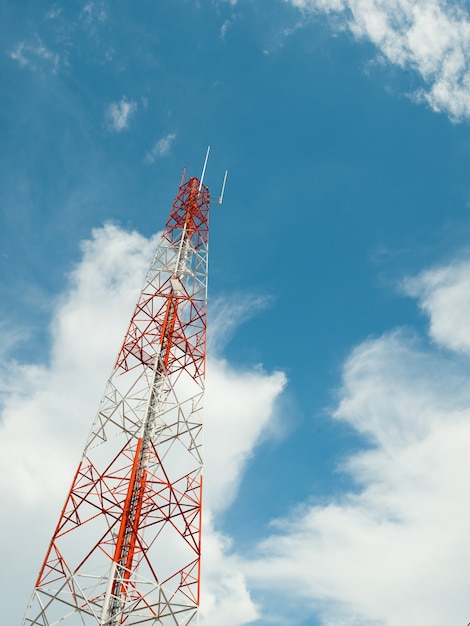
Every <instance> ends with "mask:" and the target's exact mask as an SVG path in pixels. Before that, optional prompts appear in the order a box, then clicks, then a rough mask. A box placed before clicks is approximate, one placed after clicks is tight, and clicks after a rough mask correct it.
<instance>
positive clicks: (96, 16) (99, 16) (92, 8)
mask: <svg viewBox="0 0 470 626" xmlns="http://www.w3.org/2000/svg"><path fill="white" fill-rule="evenodd" d="M80 17H81V19H82V20H83V21H84V22H85V23H87V24H89V25H90V24H93V23H96V22H104V21H105V20H106V19H107V17H108V12H107V7H106V3H105V2H103V1H102V0H95V1H93V0H89V1H88V2H86V3H85V5H84V6H83V9H82V10H81V13H80Z"/></svg>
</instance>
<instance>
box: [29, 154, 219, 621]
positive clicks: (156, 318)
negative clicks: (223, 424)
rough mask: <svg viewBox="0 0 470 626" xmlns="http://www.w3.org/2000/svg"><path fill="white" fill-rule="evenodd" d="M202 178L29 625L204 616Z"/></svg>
mask: <svg viewBox="0 0 470 626" xmlns="http://www.w3.org/2000/svg"><path fill="white" fill-rule="evenodd" d="M206 162H207V156H206ZM204 168H205V165H204ZM202 179H203V176H202V177H201V180H199V179H198V178H190V179H189V180H188V181H187V182H184V181H182V182H181V185H180V187H179V190H178V193H177V195H176V198H175V201H174V203H173V207H172V209H171V211H170V216H169V218H168V221H167V223H166V227H165V230H164V232H163V235H162V238H161V241H160V243H159V245H158V247H157V251H156V254H155V257H154V260H153V262H152V264H151V266H150V269H149V271H148V274H147V277H146V279H145V283H144V287H143V290H142V292H141V295H140V297H139V299H138V302H137V305H136V308H135V311H134V314H133V316H132V318H131V321H130V324H129V328H128V330H127V333H126V335H125V338H124V341H123V344H122V347H121V349H120V351H119V354H118V357H117V359H116V363H115V365H114V368H113V370H112V372H111V376H110V378H109V379H108V382H107V384H106V387H105V391H104V395H103V398H102V400H101V403H100V406H99V409H98V413H97V415H96V418H95V420H94V423H93V426H92V429H91V432H90V434H89V437H88V440H87V443H86V445H85V449H84V452H83V456H82V459H81V461H80V463H79V465H78V468H77V471H76V473H75V477H74V479H73V482H72V487H71V489H70V492H69V494H68V497H67V499H66V502H65V505H64V507H63V509H62V512H61V514H60V517H59V521H58V524H57V526H56V529H55V532H54V534H53V537H52V540H51V542H50V545H49V548H48V550H47V554H46V557H45V560H44V563H43V565H42V567H41V570H40V573H39V576H38V579H37V582H36V585H35V588H34V591H33V595H32V598H31V601H30V603H29V606H28V609H27V611H26V615H25V617H24V620H23V623H22V624H23V626H55V625H56V624H59V623H61V624H62V622H64V626H66V625H67V626H92V625H93V626H118V625H124V624H125V625H126V626H130V625H133V624H143V625H146V626H150V625H155V626H156V625H157V624H158V625H159V626H160V625H162V626H166V625H170V624H171V625H172V626H175V625H177V626H181V625H182V626H186V625H187V624H190V623H191V624H195V622H196V619H195V618H196V615H197V611H198V605H199V594H200V555H201V495H202V449H201V447H202V401H203V394H204V377H205V364H206V311H207V256H208V235H209V204H210V193H209V189H208V188H207V187H206V186H205V185H204V184H203V182H202Z"/></svg>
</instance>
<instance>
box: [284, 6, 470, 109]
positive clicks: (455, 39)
mask: <svg viewBox="0 0 470 626" xmlns="http://www.w3.org/2000/svg"><path fill="white" fill-rule="evenodd" d="M286 1H287V2H290V3H291V4H293V5H294V6H296V7H298V8H299V9H301V10H303V11H311V12H320V13H321V12H323V13H336V14H338V15H339V16H340V18H341V22H340V23H341V27H343V28H348V29H349V30H350V31H351V32H352V33H353V34H354V35H355V36H356V37H357V38H359V39H367V40H369V41H371V42H372V43H373V44H375V45H376V46H377V48H378V50H379V51H380V53H381V55H383V57H384V58H385V59H386V60H387V61H388V62H390V63H392V64H395V65H398V66H399V67H403V68H407V69H411V70H413V71H415V72H416V73H417V74H418V75H419V77H420V78H421V79H422V81H423V82H424V83H425V85H426V87H425V88H423V89H421V90H418V91H417V92H416V94H415V97H416V98H417V99H418V100H424V101H426V102H427V103H428V104H429V105H430V106H431V107H432V108H433V109H434V110H435V111H438V112H444V113H447V114H448V115H449V116H450V117H451V119H453V120H462V119H465V118H469V117H470V71H469V69H468V68H469V60H470V18H469V15H468V13H467V10H466V5H465V4H464V3H461V2H452V3H449V2H446V1H445V0H286Z"/></svg>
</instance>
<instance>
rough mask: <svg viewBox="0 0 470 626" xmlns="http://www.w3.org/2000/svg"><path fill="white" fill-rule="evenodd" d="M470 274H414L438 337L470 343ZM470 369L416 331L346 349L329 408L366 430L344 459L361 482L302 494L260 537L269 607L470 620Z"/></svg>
mask: <svg viewBox="0 0 470 626" xmlns="http://www.w3.org/2000/svg"><path fill="white" fill-rule="evenodd" d="M469 281H470V263H468V262H459V263H456V264H451V265H449V266H447V267H442V268H437V269H434V270H432V272H426V273H424V274H422V275H421V276H419V277H417V278H415V279H413V280H412V281H408V283H407V284H408V285H409V286H410V285H411V286H412V290H413V293H414V294H415V295H417V296H418V298H419V299H420V300H419V304H420V306H421V307H422V308H423V310H425V311H426V312H427V313H429V314H430V316H431V329H432V338H435V337H437V338H438V339H439V341H440V342H441V343H442V344H443V345H445V346H446V347H447V348H452V350H456V351H459V352H465V353H467V354H468V336H469V333H470V316H468V315H465V311H468V309H469V307H470V289H469V288H468V287H469ZM409 289H410V291H411V287H409ZM456 310H457V311H456ZM468 370H469V363H468V360H467V359H466V358H465V359H463V358H462V357H461V356H460V355H458V354H455V353H450V352H447V351H446V352H442V351H441V350H440V349H439V348H438V347H437V348H436V347H435V346H433V345H432V344H431V345H428V344H425V343H424V342H423V341H422V340H420V339H419V337H417V336H416V335H415V334H413V333H411V332H410V331H403V330H396V331H393V332H390V333H387V334H385V335H383V336H382V337H379V338H377V339H370V340H368V341H366V342H364V343H363V344H361V345H360V346H358V347H357V348H356V349H355V350H354V351H353V352H352V354H351V355H350V357H349V358H348V360H347V362H346V363H345V366H344V372H343V383H342V387H341V389H340V392H339V401H338V405H337V408H336V410H335V411H334V413H333V417H334V418H335V419H337V420H342V421H344V422H346V423H347V424H348V425H350V426H351V427H352V428H354V429H355V430H356V431H357V432H359V433H361V434H363V435H364V437H365V441H366V442H367V447H365V449H364V450H363V451H361V452H358V453H355V454H353V455H352V456H350V457H349V458H348V459H346V460H345V463H344V466H343V471H346V472H348V473H349V475H350V476H351V477H352V478H353V480H354V482H355V483H356V488H355V490H354V491H351V492H348V493H345V494H343V496H342V497H338V498H335V499H331V500H330V501H329V502H326V503H322V504H315V503H314V504H311V503H305V504H304V505H303V506H301V507H299V508H298V509H297V510H295V511H293V512H292V514H291V516H290V517H289V518H285V519H281V520H277V521H276V523H275V525H274V528H273V532H272V534H271V536H270V537H268V538H267V539H265V540H264V541H263V542H261V543H260V545H259V547H258V555H257V558H255V559H251V560H249V561H248V562H247V565H246V572H247V575H248V580H249V582H250V584H251V585H254V586H256V587H259V588H261V589H262V591H263V593H264V594H265V595H267V596H268V599H269V601H270V604H271V607H274V608H275V609H277V610H278V611H280V612H281V613H282V612H284V614H285V613H286V605H287V606H288V607H289V608H290V610H291V611H292V612H293V613H294V614H295V612H296V611H298V610H299V609H298V607H302V610H303V611H304V616H303V617H305V613H307V615H308V611H310V613H318V614H320V616H321V623H322V624H323V625H324V626H343V625H344V626H345V625H348V626H350V625H351V624H357V625H358V626H359V625H360V626H363V625H365V624H367V625H374V626H403V624H413V626H442V624H467V623H468V622H469V620H470V602H469V601H468V580H469V579H470V538H469V536H468V520H469V519H470V497H469V495H468V494H469V493H470V455H469V454H468V441H469V440H470V439H469V438H470V385H469V384H468V380H469V376H468ZM255 597H256V596H255ZM283 604H284V606H282V605H283ZM268 606H269V605H268Z"/></svg>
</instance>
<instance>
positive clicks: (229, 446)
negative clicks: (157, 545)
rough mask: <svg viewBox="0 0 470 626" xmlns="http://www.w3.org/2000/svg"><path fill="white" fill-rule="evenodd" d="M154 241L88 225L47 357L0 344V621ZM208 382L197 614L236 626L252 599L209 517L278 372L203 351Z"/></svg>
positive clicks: (265, 419)
mask: <svg viewBox="0 0 470 626" xmlns="http://www.w3.org/2000/svg"><path fill="white" fill-rule="evenodd" d="M155 244H156V237H154V238H152V239H150V240H149V239H146V238H145V237H142V236H141V235H139V234H138V233H136V232H133V233H128V232H124V231H122V230H121V229H120V228H118V227H117V226H113V225H107V226H105V227H103V228H100V229H96V230H95V231H94V232H93V235H92V238H91V239H90V240H89V241H85V242H84V243H83V246H82V251H83V257H82V259H81V261H80V262H79V263H78V265H77V266H76V268H75V269H74V271H73V272H72V273H71V275H70V276H69V280H68V284H67V285H66V289H65V291H64V293H63V294H62V296H61V297H60V298H59V299H58V301H57V306H56V309H55V313H54V315H53V318H52V320H51V327H50V338H51V348H50V353H49V355H48V358H47V362H46V363H44V364H36V365H32V364H28V363H16V362H14V361H11V359H8V356H7V355H5V354H2V353H0V379H1V380H2V381H3V383H2V388H1V389H0V391H1V392H2V395H3V401H2V405H1V408H0V411H1V412H0V417H1V422H0V424H1V437H0V498H1V500H2V502H3V503H4V505H5V506H4V511H5V515H4V516H3V517H2V522H1V524H2V533H1V536H2V554H3V558H4V560H5V562H7V563H8V564H9V566H8V568H9V575H8V577H7V579H6V580H5V581H4V584H3V586H2V593H4V594H5V596H4V598H3V600H2V618H3V620H4V621H5V623H9V624H17V623H20V619H21V616H22V614H23V613H24V610H25V609H26V604H27V601H28V599H29V594H30V593H31V591H32V588H33V585H34V580H35V577H36V576H37V572H38V570H39V567H40V564H41V563H42V560H43V558H44V555H45V550H46V546H47V542H48V541H49V539H50V536H51V534H52V532H53V529H54V525H55V524H56V522H57V518H58V515H59V511H60V507H61V506H62V504H63V500H64V498H65V494H66V492H67V489H68V488H69V485H70V481H71V478H72V476H73V472H74V470H75V467H76V464H77V463H78V460H79V458H80V454H81V451H82V448H83V445H84V442H85V439H86V436H87V433H88V429H89V427H90V426H91V423H92V419H93V416H94V414H95V411H96V408H97V406H98V402H99V400H100V395H101V393H102V390H103V388H104V384H105V382H106V378H107V376H108V375H109V372H110V366H111V364H112V363H113V360H114V358H115V355H116V352H117V350H118V348H119V347H120V345H121V342H122V336H123V334H124V332H125V329H126V327H127V323H128V320H129V318H130V315H131V312H132V310H133V306H134V304H135V302H136V300H137V296H138V292H139V289H140V287H141V284H142V282H143V278H144V275H145V272H146V269H147V267H148V264H149V263H150V260H151V258H152V253H153V250H154V248H155ZM247 302H249V299H247ZM240 315H241V316H242V317H243V315H242V314H240ZM220 320H221V317H219V322H220ZM1 330H2V329H1V328H0V331H1ZM10 332H11V329H9V333H10ZM207 383H208V392H207V411H206V427H205V455H206V459H207V461H206V464H205V470H206V475H205V496H204V501H205V514H204V518H205V521H204V538H203V541H204V555H205V556H204V564H203V567H204V572H203V575H204V585H203V611H204V619H205V624H206V626H211V625H214V626H215V624H220V623H221V622H223V623H225V624H228V625H229V626H237V625H241V624H245V623H248V622H250V621H252V620H253V619H255V618H256V616H257V608H256V606H255V605H254V603H253V601H252V599H251V597H250V593H249V590H248V588H247V585H246V579H245V574H244V573H243V571H242V569H241V565H240V558H239V557H237V556H236V554H235V553H234V551H233V549H232V546H231V542H230V539H229V538H227V537H224V536H223V535H222V534H220V532H218V531H217V530H216V521H217V519H216V518H214V514H215V512H216V511H220V510H221V509H222V508H223V507H226V506H227V505H228V504H229V503H230V501H231V498H233V496H234V494H235V493H236V488H237V484H238V478H239V474H240V472H241V471H242V470H243V467H244V463H245V461H246V460H247V459H248V458H249V457H250V454H251V453H252V450H253V448H254V446H255V445H256V443H257V442H258V441H259V438H260V435H261V431H262V430H263V428H264V427H265V426H268V425H269V422H270V420H271V419H272V418H273V414H274V402H275V399H276V397H277V396H278V395H279V393H280V392H281V391H282V388H283V386H284V384H285V378H284V375H283V374H281V373H272V374H269V373H266V372H263V370H262V369H261V368H257V369H255V370H254V371H250V370H246V369H245V370H240V369H238V370H236V369H234V368H233V367H232V366H230V364H229V363H227V362H225V361H223V360H221V357H220V356H218V355H212V357H211V358H210V359H209V360H208V380H207ZM241 405H243V410H241V409H238V410H236V409H235V408H234V407H240V406H241ZM222 431H223V437H221V435H220V433H221V432H222ZM227 433H230V436H229V437H227ZM221 440H223V446H222V445H221ZM7 599H8V601H7Z"/></svg>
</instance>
